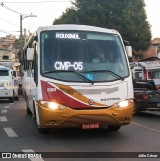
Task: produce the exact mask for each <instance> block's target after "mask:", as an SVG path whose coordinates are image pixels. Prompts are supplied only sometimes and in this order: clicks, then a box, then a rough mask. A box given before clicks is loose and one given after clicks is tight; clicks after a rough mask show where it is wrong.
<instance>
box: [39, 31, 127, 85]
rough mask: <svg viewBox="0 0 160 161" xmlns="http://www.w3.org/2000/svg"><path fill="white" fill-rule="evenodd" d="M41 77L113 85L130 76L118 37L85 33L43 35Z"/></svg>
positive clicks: (60, 32) (44, 32)
mask: <svg viewBox="0 0 160 161" xmlns="http://www.w3.org/2000/svg"><path fill="white" fill-rule="evenodd" d="M40 43H41V45H40V46H41V48H40V51H41V74H42V75H43V76H44V77H49V78H53V79H57V80H62V81H71V82H73V81H74V82H86V81H88V80H91V81H93V82H100V81H112V80H117V79H122V78H124V77H127V76H128V74H129V73H128V65H127V63H126V57H125V54H124V50H123V47H122V44H121V41H120V37H119V36H118V35H115V34H107V33H99V32H84V31H43V32H41V41H40Z"/></svg>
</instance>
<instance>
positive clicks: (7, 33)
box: [0, 30, 10, 34]
mask: <svg viewBox="0 0 160 161" xmlns="http://www.w3.org/2000/svg"><path fill="white" fill-rule="evenodd" d="M0 32H3V33H5V34H10V33H8V32H6V31H3V30H0Z"/></svg>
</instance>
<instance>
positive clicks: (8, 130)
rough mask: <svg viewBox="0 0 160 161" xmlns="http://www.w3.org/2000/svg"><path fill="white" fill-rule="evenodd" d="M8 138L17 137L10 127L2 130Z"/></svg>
mask: <svg viewBox="0 0 160 161" xmlns="http://www.w3.org/2000/svg"><path fill="white" fill-rule="evenodd" d="M3 129H4V131H5V132H6V133H7V135H8V136H9V137H18V135H17V134H16V133H15V132H14V131H13V129H12V128H11V127H5V128H3Z"/></svg>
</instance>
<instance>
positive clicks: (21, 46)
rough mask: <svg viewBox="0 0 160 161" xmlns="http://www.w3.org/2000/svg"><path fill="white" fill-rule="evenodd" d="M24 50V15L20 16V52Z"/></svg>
mask: <svg viewBox="0 0 160 161" xmlns="http://www.w3.org/2000/svg"><path fill="white" fill-rule="evenodd" d="M22 49H23V37H22V15H20V51H21V52H22Z"/></svg>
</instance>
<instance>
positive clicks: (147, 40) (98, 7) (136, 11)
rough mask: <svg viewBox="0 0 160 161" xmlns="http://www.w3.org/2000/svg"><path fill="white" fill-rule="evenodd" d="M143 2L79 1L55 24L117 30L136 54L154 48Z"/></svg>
mask: <svg viewBox="0 0 160 161" xmlns="http://www.w3.org/2000/svg"><path fill="white" fill-rule="evenodd" d="M144 7H145V4H144V0H76V2H75V3H74V4H73V7H71V8H68V9H67V10H66V11H65V12H64V13H63V14H62V16H61V17H60V18H58V19H56V20H55V21H54V22H53V24H84V25H92V26H99V27H104V28H110V29H116V30H117V31H119V32H120V33H121V35H122V37H123V39H125V40H127V41H129V42H130V43H131V45H132V47H133V48H134V50H135V54H136V53H142V52H141V51H145V50H147V49H148V48H149V47H150V45H151V36H152V35H151V30H150V24H149V22H148V21H147V15H146V12H145V9H144Z"/></svg>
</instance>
